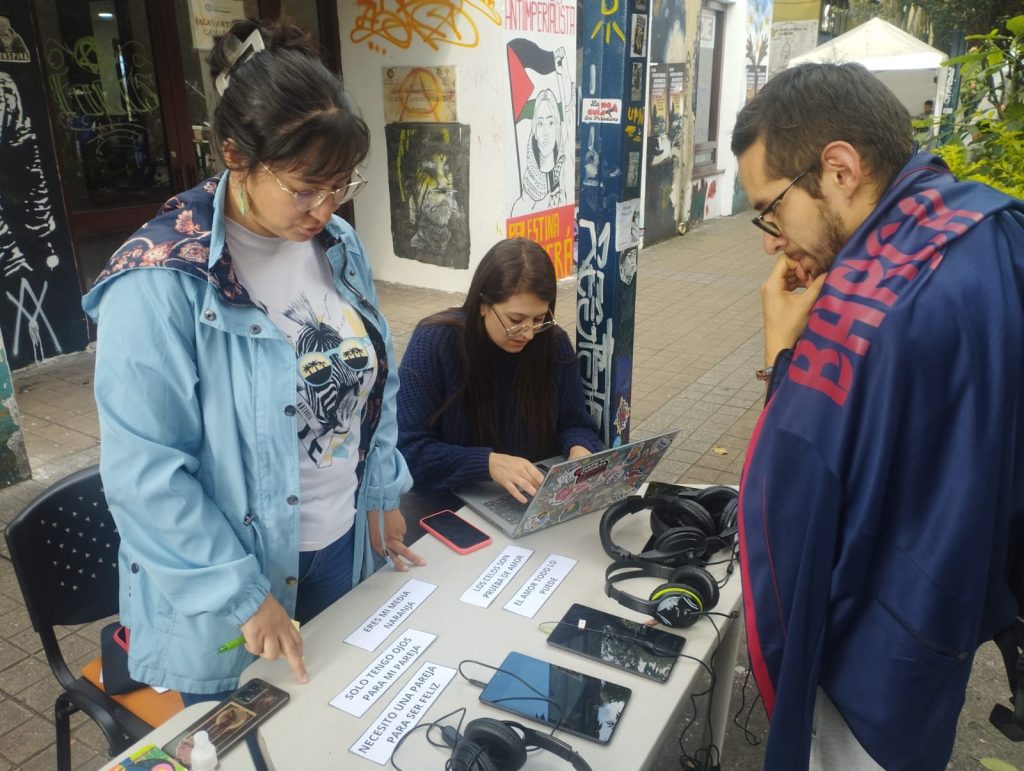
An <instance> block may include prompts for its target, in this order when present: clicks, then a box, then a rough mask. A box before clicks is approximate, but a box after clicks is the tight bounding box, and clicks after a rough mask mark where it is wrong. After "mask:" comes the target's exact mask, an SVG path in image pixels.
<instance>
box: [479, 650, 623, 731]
mask: <svg viewBox="0 0 1024 771" xmlns="http://www.w3.org/2000/svg"><path fill="white" fill-rule="evenodd" d="M527 683H528V684H529V686H532V689H531V687H529V686H527V685H526V684H527ZM631 693H632V691H630V689H629V688H626V687H624V686H621V685H618V684H616V683H611V682H608V681H607V680H601V679H599V678H596V677H591V676H590V675H584V674H582V673H581V672H575V671H573V670H571V669H566V668H565V667H560V666H557V665H555V664H549V663H548V662H546V661H541V660H540V659H535V658H532V657H530V656H524V655H523V654H522V653H516V652H515V651H513V652H512V653H509V654H508V656H506V657H505V660H504V661H503V662H502V664H501V671H498V672H495V673H494V676H493V677H492V678H491V680H490V682H489V683H487V686H486V687H485V688H484V690H483V692H482V693H481V694H480V701H482V702H484V703H485V704H490V705H492V706H494V707H497V708H498V709H503V710H506V711H508V712H513V713H515V714H516V715H520V716H521V717H525V718H528V719H530V720H537V721H540V722H541V723H546V724H547V725H550V726H555V725H557V727H558V730H560V731H566V732H567V733H571V734H574V735H575V736H580V737H582V738H584V739H591V740H592V741H595V742H599V743H601V744H607V743H608V742H609V741H610V740H611V738H612V733H613V732H614V731H615V726H616V725H618V722H619V718H620V717H621V715H622V711H623V710H624V709H625V708H626V702H628V701H629V696H630V694H631Z"/></svg>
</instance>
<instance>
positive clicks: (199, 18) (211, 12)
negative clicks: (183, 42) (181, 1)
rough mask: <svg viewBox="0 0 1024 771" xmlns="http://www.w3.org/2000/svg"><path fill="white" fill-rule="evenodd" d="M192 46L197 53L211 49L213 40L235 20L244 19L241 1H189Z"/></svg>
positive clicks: (243, 6) (243, 5) (243, 8)
mask: <svg viewBox="0 0 1024 771" xmlns="http://www.w3.org/2000/svg"><path fill="white" fill-rule="evenodd" d="M188 18H189V22H190V23H191V25H192V46H193V47H194V48H195V49H196V50H197V51H210V50H212V49H213V39H214V38H215V37H218V36H220V35H223V34H224V33H225V32H227V31H228V30H229V29H231V24H232V22H234V20H235V19H244V18H245V4H244V3H243V2H242V0H189V2H188Z"/></svg>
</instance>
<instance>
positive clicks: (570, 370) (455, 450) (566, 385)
mask: <svg viewBox="0 0 1024 771" xmlns="http://www.w3.org/2000/svg"><path fill="white" fill-rule="evenodd" d="M544 334H552V335H555V338H556V343H555V366H554V381H553V382H552V384H551V387H552V389H553V395H552V396H553V398H552V405H553V407H554V410H555V414H556V415H557V425H556V431H555V433H556V440H557V443H556V444H555V445H554V446H552V447H550V448H547V451H546V452H545V453H544V454H543V455H540V456H538V457H532V456H533V451H532V450H531V448H532V447H533V445H534V442H533V437H532V436H531V435H530V434H529V433H528V431H527V429H526V427H525V426H524V422H523V421H522V420H520V419H518V417H517V416H516V414H515V409H514V406H515V399H513V398H512V394H511V387H512V383H513V382H514V381H515V378H516V373H517V371H518V368H519V363H520V362H521V361H522V359H521V358H520V357H519V356H518V355H517V354H514V353H506V352H505V351H501V350H497V347H496V346H495V348H496V350H497V354H498V359H499V363H500V369H499V372H500V375H499V385H498V401H499V404H501V405H503V406H504V409H503V410H502V411H501V414H500V415H499V424H498V425H499V431H501V435H502V442H503V444H504V446H503V447H502V449H501V450H500V451H501V452H504V453H507V454H509V455H518V456H520V457H524V458H529V459H530V460H542V459H543V458H546V457H550V456H553V455H557V454H559V453H561V454H562V455H565V454H567V453H568V452H569V448H570V447H573V446H574V445H581V446H583V447H586V448H587V449H589V450H592V451H594V450H599V449H601V448H602V447H603V444H602V442H601V439H600V437H599V436H598V433H597V423H596V422H595V420H594V418H593V417H592V416H591V415H590V412H589V411H588V410H587V407H586V404H585V402H584V394H583V381H582V380H581V378H580V373H579V367H578V365H577V363H576V353H575V351H573V349H572V345H571V344H570V342H569V338H568V336H567V335H566V334H565V331H564V330H562V328H561V327H557V326H556V327H554V328H553V329H552V330H551V331H550V332H546V333H544ZM461 335H462V330H461V329H459V328H457V327H452V326H447V325H444V324H428V325H421V326H419V327H417V328H416V330H415V331H414V332H413V333H412V338H411V339H410V340H409V345H408V347H407V348H406V349H405V355H404V356H403V357H402V365H401V368H400V369H399V379H400V382H401V384H402V385H401V387H400V388H399V390H398V448H399V450H401V452H402V455H403V456H405V460H406V462H407V463H408V464H409V470H410V471H411V472H412V477H413V481H414V482H415V484H416V486H417V487H419V488H421V489H424V490H434V491H442V490H449V489H451V488H452V487H457V486H459V485H461V484H465V483H467V482H481V481H486V480H488V479H490V478H491V475H490V472H489V471H488V465H487V463H488V457H489V456H490V454H491V452H493V451H494V450H493V448H491V447H479V446H474V445H473V441H472V438H471V437H472V433H471V431H470V417H469V414H468V413H467V411H466V405H465V402H464V401H463V400H461V399H460V400H456V401H455V402H454V403H452V404H451V406H450V407H449V408H448V409H447V410H445V412H444V413H443V414H442V415H441V416H440V417H439V418H438V419H437V421H436V422H434V423H433V424H431V418H432V417H433V416H434V414H435V413H436V412H437V410H438V409H439V408H440V407H441V405H442V404H444V403H445V401H446V400H447V399H448V398H449V397H450V396H451V395H452V394H454V393H455V392H456V391H458V390H459V388H461V386H462V361H461V353H460V347H461Z"/></svg>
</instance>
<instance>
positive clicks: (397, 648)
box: [331, 629, 437, 717]
mask: <svg viewBox="0 0 1024 771" xmlns="http://www.w3.org/2000/svg"><path fill="white" fill-rule="evenodd" d="M436 639H437V635H432V634H430V633H429V632H421V631H419V630H418V629H406V630H405V632H403V633H402V634H401V635H399V636H398V638H397V639H395V640H394V641H393V642H392V643H391V645H390V647H389V648H388V650H387V651H386V652H385V653H384V654H383V655H381V657H380V658H379V659H377V660H376V661H374V662H373V663H372V664H370V666H368V667H367V668H366V669H364V670H363V671H362V672H360V673H359V674H358V675H356V676H355V679H354V680H352V682H351V683H349V684H348V685H347V686H345V689H344V690H343V691H342V692H341V693H339V694H338V695H337V696H335V697H334V698H333V699H331V706H332V707H337V708H338V709H340V710H341V711H342V712H347V713H348V714H350V715H354V716H355V717H362V716H363V715H365V714H366V710H368V709H369V708H370V707H372V706H373V704H374V703H375V702H376V701H377V700H378V699H379V698H380V697H381V696H383V695H384V692H385V691H386V690H387V689H388V688H390V687H391V686H392V685H393V684H394V683H396V682H398V679H399V675H401V674H402V673H403V672H404V671H405V670H407V669H408V668H409V667H410V666H412V664H413V662H415V661H416V659H418V658H419V657H420V654H421V653H423V651H425V650H426V649H427V647H428V646H429V645H430V643H432V642H434V640H436Z"/></svg>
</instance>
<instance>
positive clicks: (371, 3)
mask: <svg viewBox="0 0 1024 771" xmlns="http://www.w3.org/2000/svg"><path fill="white" fill-rule="evenodd" d="M356 4H357V5H358V6H359V8H360V9H361V10H360V11H359V15H358V16H357V17H356V20H355V24H354V25H353V28H352V32H351V33H350V34H349V39H350V40H351V41H352V42H353V43H357V44H358V43H366V44H367V46H368V47H369V48H370V50H371V51H378V52H380V53H386V52H387V48H386V46H387V45H392V46H394V47H396V48H402V49H406V48H409V47H410V46H412V44H413V43H414V42H415V41H417V40H419V41H421V42H423V43H425V44H426V45H427V46H428V47H429V48H431V49H432V50H434V51H437V50H439V49H440V47H441V46H442V45H451V46H459V47H460V48H476V46H477V45H478V44H479V42H480V31H479V30H478V29H477V21H484V22H490V23H491V24H494V25H495V26H501V14H500V13H498V12H497V11H496V10H495V8H494V0H356Z"/></svg>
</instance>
